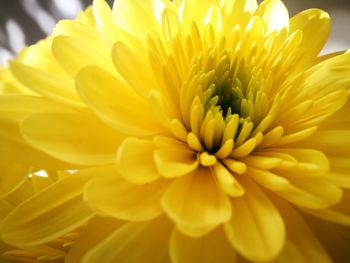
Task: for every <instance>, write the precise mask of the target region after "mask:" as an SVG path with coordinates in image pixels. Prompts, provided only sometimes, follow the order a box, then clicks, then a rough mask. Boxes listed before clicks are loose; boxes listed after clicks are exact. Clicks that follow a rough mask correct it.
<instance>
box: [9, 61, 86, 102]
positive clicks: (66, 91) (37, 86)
mask: <svg viewBox="0 0 350 263" xmlns="http://www.w3.org/2000/svg"><path fill="white" fill-rule="evenodd" d="M11 72H12V73H13V74H14V75H15V76H16V78H17V79H18V80H19V81H20V82H21V83H23V84H24V85H25V86H26V87H28V88H30V89H31V90H33V91H35V92H37V93H39V94H41V95H43V96H45V97H48V98H50V99H52V100H54V101H57V102H60V103H64V104H68V105H71V106H75V107H84V106H85V105H84V104H83V103H82V101H81V100H80V98H79V96H78V95H77V93H76V91H75V88H74V82H73V80H72V79H70V78H69V77H68V76H61V75H55V74H50V73H48V72H44V71H42V70H40V69H36V68H34V67H32V66H28V65H25V64H22V63H20V62H17V61H12V62H11Z"/></svg>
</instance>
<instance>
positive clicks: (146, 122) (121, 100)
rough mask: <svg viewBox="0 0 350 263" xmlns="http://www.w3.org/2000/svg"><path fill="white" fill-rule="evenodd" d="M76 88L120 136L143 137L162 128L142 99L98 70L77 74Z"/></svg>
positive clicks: (118, 81)
mask: <svg viewBox="0 0 350 263" xmlns="http://www.w3.org/2000/svg"><path fill="white" fill-rule="evenodd" d="M101 87H103V89H101ZM77 89H78V91H79V94H80V96H81V97H82V99H83V100H84V101H85V102H86V103H87V104H88V105H89V106H90V107H91V108H92V110H94V111H95V112H96V114H97V115H98V116H99V117H100V118H101V119H102V120H103V121H105V122H106V123H107V124H108V125H111V126H112V127H114V128H116V129H117V130H119V131H121V132H123V133H127V134H131V135H140V136H143V135H149V134H154V133H158V132H160V131H161V130H162V129H163V127H162V126H161V125H160V123H159V122H157V118H155V116H154V114H153V113H152V111H151V108H150V106H149V105H147V103H146V102H145V101H144V100H143V99H142V98H140V97H139V96H138V95H137V94H136V93H135V92H134V91H133V90H132V89H130V87H128V86H127V85H125V84H124V83H123V82H121V81H120V80H118V79H117V78H115V77H114V76H112V75H111V74H109V73H107V72H105V71H104V70H102V69H100V68H98V67H95V66H89V67H86V68H84V69H83V70H82V71H81V72H80V73H79V74H78V76H77Z"/></svg>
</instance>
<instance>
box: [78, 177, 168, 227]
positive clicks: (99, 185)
mask: <svg viewBox="0 0 350 263" xmlns="http://www.w3.org/2000/svg"><path fill="white" fill-rule="evenodd" d="M168 184H169V183H168V182H166V181H163V180H159V181H156V182H154V183H149V184H146V185H135V184H131V183H129V182H127V181H125V180H124V179H123V178H120V177H118V176H117V175H115V174H114V176H113V175H112V176H103V177H101V178H96V179H95V180H93V181H92V182H90V183H89V184H88V186H87V188H86V189H85V199H86V200H87V202H88V203H89V205H90V206H91V208H92V209H93V210H94V211H95V212H97V213H99V214H101V215H108V216H113V217H116V218H118V219H122V220H128V221H145V220H150V219H153V218H155V217H157V216H159V215H160V214H162V213H163V211H162V208H161V205H160V200H161V197H162V195H163V193H164V191H165V190H166V188H167V186H168Z"/></svg>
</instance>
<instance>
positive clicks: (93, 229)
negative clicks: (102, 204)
mask: <svg viewBox="0 0 350 263" xmlns="http://www.w3.org/2000/svg"><path fill="white" fill-rule="evenodd" d="M122 225H123V223H122V222H121V221H119V220H117V219H115V218H109V217H100V216H96V217H94V218H93V219H91V220H90V221H89V223H88V225H87V226H86V227H84V229H83V230H82V232H81V233H80V236H79V238H78V240H76V241H75V242H74V244H73V245H72V246H71V247H70V249H69V252H68V254H67V256H66V259H65V262H66V263H77V262H81V261H82V259H83V257H84V256H85V254H86V253H87V252H88V251H89V250H90V249H92V248H93V247H95V246H96V245H98V244H99V243H100V242H101V241H103V240H104V239H105V238H106V237H107V236H108V235H109V234H110V233H111V232H113V231H115V230H116V229H118V228H119V227H121V226H122Z"/></svg>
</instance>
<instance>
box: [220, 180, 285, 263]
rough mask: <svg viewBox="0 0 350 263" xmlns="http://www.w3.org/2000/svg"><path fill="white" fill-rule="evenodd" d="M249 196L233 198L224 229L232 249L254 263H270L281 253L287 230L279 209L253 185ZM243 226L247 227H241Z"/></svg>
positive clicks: (247, 193)
mask: <svg viewBox="0 0 350 263" xmlns="http://www.w3.org/2000/svg"><path fill="white" fill-rule="evenodd" d="M244 182H245V184H244V187H245V188H246V193H245V195H244V196H243V197H239V198H234V199H232V217H231V220H230V221H229V222H228V223H227V224H225V230H226V234H227V237H228V239H229V241H230V242H231V244H232V246H233V247H234V248H235V249H236V250H237V251H238V252H239V253H240V254H242V255H243V256H244V257H245V258H246V259H248V260H251V261H270V260H273V259H275V258H276V257H277V256H278V254H279V253H280V252H281V250H282V248H283V245H284V241H285V227H284V223H283V220H282V217H281V216H280V214H279V212H278V210H277V209H276V207H275V206H274V205H273V204H272V202H271V201H270V200H269V199H268V197H267V196H266V195H265V194H264V193H263V192H262V191H261V190H260V189H259V188H258V187H257V186H256V185H255V184H253V183H252V182H249V181H248V180H245V181H244ZM242 226H244V227H242Z"/></svg>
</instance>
